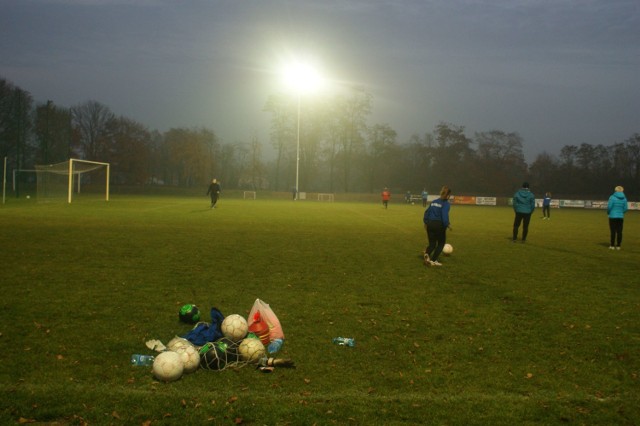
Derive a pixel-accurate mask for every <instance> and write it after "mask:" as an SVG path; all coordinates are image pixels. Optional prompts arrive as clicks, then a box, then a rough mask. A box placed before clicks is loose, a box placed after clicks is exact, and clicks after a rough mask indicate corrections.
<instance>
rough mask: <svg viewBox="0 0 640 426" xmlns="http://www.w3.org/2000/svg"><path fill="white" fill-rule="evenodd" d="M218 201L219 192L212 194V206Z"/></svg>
mask: <svg viewBox="0 0 640 426" xmlns="http://www.w3.org/2000/svg"><path fill="white" fill-rule="evenodd" d="M217 202H218V194H215V193H214V194H211V207H215V205H216V203H217Z"/></svg>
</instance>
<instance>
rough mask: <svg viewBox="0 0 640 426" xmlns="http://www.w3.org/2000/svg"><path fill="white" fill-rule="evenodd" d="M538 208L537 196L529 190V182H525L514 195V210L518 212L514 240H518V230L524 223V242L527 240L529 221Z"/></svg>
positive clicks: (514, 223)
mask: <svg viewBox="0 0 640 426" xmlns="http://www.w3.org/2000/svg"><path fill="white" fill-rule="evenodd" d="M535 208H536V197H535V196H534V195H533V192H531V191H530V190H529V184H528V183H527V182H524V183H523V184H522V188H520V189H519V190H518V191H516V193H515V194H514V196H513V211H514V212H515V214H516V217H515V219H514V220H513V242H514V243H515V242H516V241H518V230H519V228H520V224H521V223H522V242H523V243H524V242H525V241H527V235H528V234H529V221H530V220H531V213H533V210H535Z"/></svg>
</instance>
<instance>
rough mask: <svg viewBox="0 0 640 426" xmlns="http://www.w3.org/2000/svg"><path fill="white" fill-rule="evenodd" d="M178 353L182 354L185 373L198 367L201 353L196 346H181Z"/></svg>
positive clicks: (191, 371)
mask: <svg viewBox="0 0 640 426" xmlns="http://www.w3.org/2000/svg"><path fill="white" fill-rule="evenodd" d="M176 353H177V354H178V355H180V359H181V360H182V366H183V367H184V372H185V373H193V372H194V371H196V370H197V369H198V366H199V365H200V354H199V353H198V351H197V350H196V348H195V346H193V345H189V346H181V347H179V348H178V349H177V350H176Z"/></svg>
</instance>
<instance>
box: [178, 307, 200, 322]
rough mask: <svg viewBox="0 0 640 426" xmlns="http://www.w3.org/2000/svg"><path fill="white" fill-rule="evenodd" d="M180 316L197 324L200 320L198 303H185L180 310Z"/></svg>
mask: <svg viewBox="0 0 640 426" xmlns="http://www.w3.org/2000/svg"><path fill="white" fill-rule="evenodd" d="M178 318H180V321H182V322H186V323H187V324H195V323H197V322H198V321H200V310H199V309H198V307H197V306H196V305H192V304H188V305H184V306H183V307H182V308H180V312H178Z"/></svg>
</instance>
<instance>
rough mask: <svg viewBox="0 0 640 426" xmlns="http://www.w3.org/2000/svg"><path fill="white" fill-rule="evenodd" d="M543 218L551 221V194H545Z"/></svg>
mask: <svg viewBox="0 0 640 426" xmlns="http://www.w3.org/2000/svg"><path fill="white" fill-rule="evenodd" d="M542 218H543V219H551V193H550V192H547V193H546V194H544V198H543V199H542Z"/></svg>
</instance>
